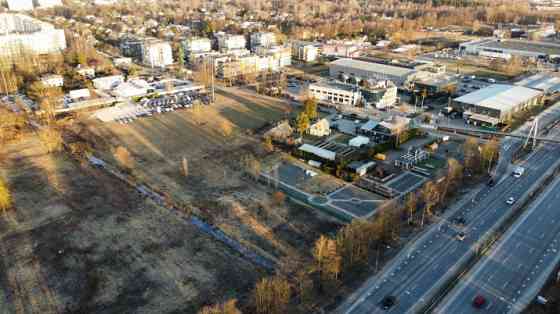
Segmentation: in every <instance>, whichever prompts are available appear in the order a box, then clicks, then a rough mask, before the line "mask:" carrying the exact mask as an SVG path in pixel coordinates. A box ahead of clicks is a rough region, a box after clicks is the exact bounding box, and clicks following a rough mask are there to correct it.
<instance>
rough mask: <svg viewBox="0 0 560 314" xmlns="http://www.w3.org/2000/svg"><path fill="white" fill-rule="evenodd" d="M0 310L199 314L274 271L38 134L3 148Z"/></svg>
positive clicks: (237, 293) (1, 161)
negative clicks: (52, 148) (5, 194)
mask: <svg viewBox="0 0 560 314" xmlns="http://www.w3.org/2000/svg"><path fill="white" fill-rule="evenodd" d="M2 150H3V152H4V154H3V158H2V159H1V160H0V174H1V175H2V176H3V177H5V178H6V179H7V181H8V183H9V186H10V188H11V190H12V191H13V197H14V202H15V210H13V211H10V212H8V214H7V215H6V216H3V217H0V243H1V245H0V313H2V314H4V313H10V314H11V313H18V314H19V313H42V314H43V313H119V314H120V313H196V312H197V311H198V309H199V308H200V307H201V306H202V305H204V304H209V303H214V302H217V301H220V300H223V299H225V298H229V297H234V296H238V295H239V294H240V295H241V298H243V297H244V296H247V294H246V292H247V291H249V289H250V288H252V287H253V285H254V283H255V282H256V280H257V279H258V278H259V277H260V276H263V275H264V272H263V271H262V270H260V269H258V268H256V267H255V266H254V265H252V264H250V263H249V262H247V261H245V260H244V259H242V258H241V257H240V256H238V255H237V254H235V253H234V252H233V251H231V250H229V249H228V248H227V247H225V246H224V245H222V244H221V243H220V242H217V241H215V240H214V239H212V238H210V237H209V236H207V235H206V234H204V233H201V232H200V231H199V230H198V229H197V228H195V227H194V226H193V225H191V224H190V223H188V221H187V220H186V219H185V218H186V217H185V216H183V215H182V214H180V213H176V212H171V211H169V210H167V209H164V208H162V207H159V206H157V205H155V204H154V203H152V202H151V201H149V200H146V199H143V198H141V197H139V195H138V194H137V193H136V192H135V191H134V190H132V189H131V188H129V187H128V186H126V185H125V184H124V183H122V182H120V181H118V180H117V179H115V178H113V177H110V176H108V175H106V174H105V173H103V172H101V170H98V169H92V168H90V167H89V166H88V165H80V164H79V163H77V162H76V161H74V160H71V159H69V158H67V157H66V156H65V155H48V154H46V153H45V151H44V150H43V149H42V146H41V144H40V143H39V142H38V141H37V140H35V139H30V140H27V141H25V142H23V143H20V144H13V145H10V146H8V147H3V148H2Z"/></svg>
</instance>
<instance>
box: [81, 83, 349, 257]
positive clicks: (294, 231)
mask: <svg viewBox="0 0 560 314" xmlns="http://www.w3.org/2000/svg"><path fill="white" fill-rule="evenodd" d="M288 109H289V108H288V107H287V106H286V104H285V103H284V102H282V101H272V100H270V99H269V98H267V97H259V96H256V95H253V94H251V93H250V92H242V91H237V90H236V89H234V88H228V89H224V90H223V91H220V92H219V93H218V98H217V103H216V104H215V105H211V106H204V107H202V108H201V109H200V110H199V111H190V110H185V111H178V112H173V113H167V114H165V115H157V116H153V117H150V118H146V119H141V120H137V121H136V122H134V123H131V124H128V125H125V126H123V125H119V124H115V123H109V124H100V123H99V124H98V123H95V122H94V123H92V124H91V125H90V126H89V129H90V130H93V132H95V133H97V134H98V137H99V138H101V139H104V140H106V141H108V142H110V145H108V146H112V147H117V146H123V147H125V148H126V149H127V150H128V151H129V152H130V153H131V155H132V156H133V158H134V159H135V160H136V166H135V167H134V169H133V171H132V173H133V175H134V176H135V177H136V178H138V179H139V180H141V181H143V182H146V183H147V184H149V185H150V186H151V187H153V188H155V189H158V190H160V191H162V192H164V193H166V194H168V195H169V196H170V197H171V198H172V199H173V200H174V201H175V202H179V203H183V204H186V205H191V206H192V207H194V208H195V212H196V214H199V215H203V216H204V217H205V218H209V219H210V220H211V221H212V222H213V223H214V224H215V225H216V226H217V227H219V228H220V229H221V230H222V231H224V232H225V233H227V234H228V235H229V236H231V237H232V238H234V239H236V240H237V241H239V242H240V243H242V244H243V245H245V246H246V247H248V248H250V249H252V250H254V251H255V252H257V253H259V254H261V255H263V256H265V257H268V258H270V259H272V260H275V261H279V260H280V259H281V258H283V257H286V256H301V255H303V256H310V255H309V254H310V252H311V247H312V245H313V243H314V241H315V240H316V239H317V238H318V237H319V235H320V234H321V233H325V232H330V231H332V230H333V229H336V227H337V226H338V224H336V223H333V221H332V220H331V218H329V217H327V216H323V215H322V214H320V213H318V212H313V211H312V210H310V209H308V208H304V207H300V206H297V205H294V204H292V203H290V202H288V203H280V204H279V203H278V202H277V201H276V200H275V199H273V198H272V197H271V196H272V194H273V192H274V191H273V190H272V189H271V188H268V187H264V186H261V185H260V184H257V183H256V182H255V181H253V180H251V179H250V178H249V177H248V176H247V174H246V163H247V160H262V159H263V158H265V157H267V156H269V154H270V153H267V152H266V151H265V150H264V149H263V147H262V143H261V142H260V140H259V139H256V138H255V137H253V136H251V135H248V134H247V133H252V132H250V130H254V129H258V128H260V127H262V126H263V125H264V124H266V123H267V122H269V121H271V120H278V119H281V118H282V117H283V116H284V113H285V112H286V111H287V110H288ZM224 126H227V127H230V128H231V130H232V132H231V134H230V135H228V134H224V132H223V127H224ZM101 157H103V158H104V159H106V160H109V161H111V162H115V161H114V160H112V154H111V152H110V150H106V151H104V152H103V155H102V156H101ZM183 160H185V161H186V163H187V164H188V171H187V172H188V173H187V175H186V176H185V175H184V171H183V169H182V168H183Z"/></svg>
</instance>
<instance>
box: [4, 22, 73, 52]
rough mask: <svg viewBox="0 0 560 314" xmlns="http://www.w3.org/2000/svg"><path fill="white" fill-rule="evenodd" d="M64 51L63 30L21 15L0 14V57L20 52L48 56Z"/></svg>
mask: <svg viewBox="0 0 560 314" xmlns="http://www.w3.org/2000/svg"><path fill="white" fill-rule="evenodd" d="M64 49H66V37H65V36H64V30H62V29H55V28H54V26H53V25H51V24H49V23H45V22H42V21H39V20H36V19H33V18H31V17H29V16H26V15H22V14H9V13H1V14H0V57H13V56H17V55H20V54H21V53H22V52H30V53H34V54H48V53H55V52H60V51H62V50H64Z"/></svg>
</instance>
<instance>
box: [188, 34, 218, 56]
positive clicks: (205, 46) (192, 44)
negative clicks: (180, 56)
mask: <svg viewBox="0 0 560 314" xmlns="http://www.w3.org/2000/svg"><path fill="white" fill-rule="evenodd" d="M182 45H183V48H184V49H185V54H187V55H189V54H193V53H194V54H196V53H204V52H210V51H212V42H211V41H210V39H208V38H203V37H190V38H187V39H186V40H184V41H183V42H182Z"/></svg>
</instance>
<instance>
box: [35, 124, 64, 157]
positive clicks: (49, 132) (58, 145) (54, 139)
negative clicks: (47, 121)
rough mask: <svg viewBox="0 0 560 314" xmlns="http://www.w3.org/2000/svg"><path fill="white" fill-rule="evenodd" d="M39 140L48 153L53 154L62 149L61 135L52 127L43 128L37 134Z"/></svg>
mask: <svg viewBox="0 0 560 314" xmlns="http://www.w3.org/2000/svg"><path fill="white" fill-rule="evenodd" d="M38 135H39V139H40V140H41V142H42V143H43V145H45V147H46V148H47V151H48V152H49V153H55V152H58V151H60V150H61V149H62V147H63V146H62V144H63V140H62V134H61V133H60V131H59V130H57V129H55V128H53V127H45V128H43V129H41V130H40V131H39V132H38Z"/></svg>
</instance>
